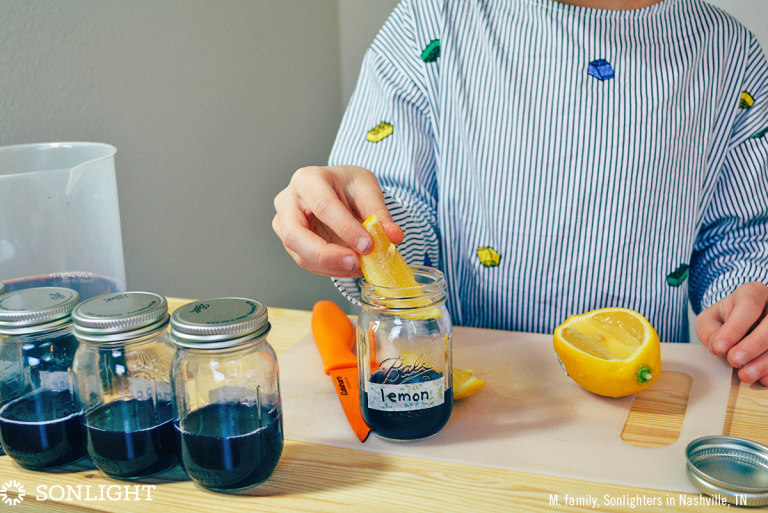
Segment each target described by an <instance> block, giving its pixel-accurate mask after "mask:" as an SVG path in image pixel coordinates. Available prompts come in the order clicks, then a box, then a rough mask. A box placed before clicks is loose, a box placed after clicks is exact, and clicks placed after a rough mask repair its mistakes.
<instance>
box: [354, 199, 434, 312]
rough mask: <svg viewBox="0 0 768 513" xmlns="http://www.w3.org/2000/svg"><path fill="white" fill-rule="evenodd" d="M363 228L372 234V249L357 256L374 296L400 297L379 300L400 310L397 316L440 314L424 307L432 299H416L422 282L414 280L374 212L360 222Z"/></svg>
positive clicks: (420, 291) (411, 271)
mask: <svg viewBox="0 0 768 513" xmlns="http://www.w3.org/2000/svg"><path fill="white" fill-rule="evenodd" d="M363 227H364V228H365V229H366V230H368V233H370V234H371V237H373V251H371V252H370V253H369V254H367V255H362V256H361V257H360V268H361V269H362V271H363V275H364V276H365V279H366V281H367V282H368V283H370V284H371V285H373V287H374V289H375V291H376V295H378V296H380V297H383V298H392V299H397V298H403V299H401V300H399V301H397V300H395V301H386V300H385V301H382V303H384V304H385V305H387V306H389V307H391V308H397V309H402V310H403V311H402V312H399V313H398V315H399V316H400V317H403V318H406V319H412V320H418V319H435V318H437V317H441V316H442V314H441V313H440V309H439V308H434V307H433V308H426V309H423V308H421V307H424V306H428V305H429V304H430V303H431V301H430V300H429V299H418V298H415V297H414V296H418V295H420V294H421V293H422V290H421V284H419V283H418V282H417V281H416V277H415V275H414V274H413V270H412V269H411V268H410V267H408V264H407V263H406V262H405V260H404V259H403V256H402V255H401V254H400V252H399V251H398V250H397V247H395V245H394V244H392V241H390V240H389V237H387V234H386V233H385V232H384V228H383V227H382V226H381V223H380V222H379V219H378V217H376V214H371V216H370V217H369V218H368V219H366V220H365V221H364V222H363Z"/></svg>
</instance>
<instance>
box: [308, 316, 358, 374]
mask: <svg viewBox="0 0 768 513" xmlns="http://www.w3.org/2000/svg"><path fill="white" fill-rule="evenodd" d="M312 338H313V339H314V340H315V345H316V346H317V349H318V351H320V357H321V358H322V359H323V366H324V367H325V373H326V374H330V372H331V371H332V370H336V369H346V368H350V367H357V357H356V356H355V355H354V353H353V352H352V346H353V345H354V344H355V328H354V327H353V326H352V323H351V322H350V321H349V317H347V314H345V313H344V311H343V310H342V309H341V308H339V307H338V306H337V305H336V303H333V302H332V301H318V302H317V303H315V307H314V308H313V309H312Z"/></svg>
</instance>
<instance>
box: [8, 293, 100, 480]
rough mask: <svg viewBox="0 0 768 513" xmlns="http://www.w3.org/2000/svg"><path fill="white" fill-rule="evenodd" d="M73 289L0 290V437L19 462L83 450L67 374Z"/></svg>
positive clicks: (34, 464)
mask: <svg viewBox="0 0 768 513" xmlns="http://www.w3.org/2000/svg"><path fill="white" fill-rule="evenodd" d="M79 301H80V295H79V294H78V293H77V292H75V291H74V290H70V289H66V288H61V287H40V288H34V289H24V290H19V291H16V292H10V293H8V294H5V295H3V296H0V442H1V443H2V447H3V450H4V451H5V453H6V454H8V455H9V456H10V457H11V458H13V459H14V460H15V461H16V462H17V463H18V464H19V465H21V466H22V467H26V468H30V469H43V468H51V467H56V466H59V465H65V464H67V463H71V462H73V461H77V460H79V459H80V458H82V457H83V456H85V446H84V444H83V435H82V427H81V424H80V419H81V417H82V407H81V406H80V403H79V401H78V397H77V387H76V384H75V381H74V376H73V375H72V360H73V358H74V356H75V351H76V350H77V340H76V339H75V337H74V336H72V319H71V317H70V313H71V312H72V309H73V308H74V307H75V305H77V303H78V302H79Z"/></svg>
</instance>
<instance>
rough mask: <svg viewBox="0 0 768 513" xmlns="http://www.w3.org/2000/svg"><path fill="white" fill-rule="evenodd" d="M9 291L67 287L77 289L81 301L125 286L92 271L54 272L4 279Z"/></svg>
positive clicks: (121, 289) (117, 290)
mask: <svg viewBox="0 0 768 513" xmlns="http://www.w3.org/2000/svg"><path fill="white" fill-rule="evenodd" d="M3 283H5V286H6V289H7V291H8V292H13V291H14V290H21V289H31V288H37V287H65V288H68V289H72V290H76V291H77V292H78V293H79V294H80V301H85V300H86V299H91V298H93V297H96V296H100V295H102V294H110V293H112V292H125V286H123V285H120V284H119V283H118V282H117V281H116V280H115V279H114V278H108V277H106V276H99V275H97V274H92V273H75V272H71V273H54V274H44V275H40V276H28V277H25V278H16V279H15V280H4V281H3Z"/></svg>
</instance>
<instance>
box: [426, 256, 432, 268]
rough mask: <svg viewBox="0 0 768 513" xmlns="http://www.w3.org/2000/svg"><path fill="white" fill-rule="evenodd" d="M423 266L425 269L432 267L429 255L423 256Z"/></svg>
mask: <svg viewBox="0 0 768 513" xmlns="http://www.w3.org/2000/svg"><path fill="white" fill-rule="evenodd" d="M424 266H426V267H432V260H430V259H429V255H428V254H425V255H424Z"/></svg>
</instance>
